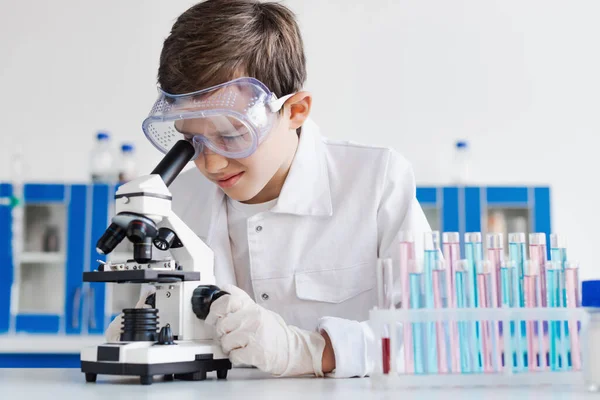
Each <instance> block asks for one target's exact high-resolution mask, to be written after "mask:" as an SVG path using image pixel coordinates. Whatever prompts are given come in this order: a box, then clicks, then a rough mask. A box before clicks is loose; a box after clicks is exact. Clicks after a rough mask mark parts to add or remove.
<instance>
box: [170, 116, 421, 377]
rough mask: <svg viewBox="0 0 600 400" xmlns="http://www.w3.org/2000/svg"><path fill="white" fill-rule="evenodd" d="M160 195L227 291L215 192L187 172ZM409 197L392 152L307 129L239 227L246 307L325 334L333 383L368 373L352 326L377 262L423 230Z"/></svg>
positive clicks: (363, 342)
mask: <svg viewBox="0 0 600 400" xmlns="http://www.w3.org/2000/svg"><path fill="white" fill-rule="evenodd" d="M170 190H171V192H172V194H173V210H174V211H175V213H176V214H177V215H179V216H180V218H182V220H183V221H184V222H185V223H186V224H188V225H189V226H190V227H191V228H192V230H193V231H194V232H195V233H196V234H197V235H199V236H200V238H202V239H203V240H204V241H205V242H206V243H207V244H208V246H210V247H211V248H212V250H213V251H214V253H215V277H216V282H217V284H218V285H223V284H226V283H232V284H236V277H235V272H234V267H233V263H232V256H231V248H230V242H229V234H228V227H227V207H226V198H225V195H224V193H223V191H222V190H221V189H220V188H219V187H217V186H216V185H214V184H213V183H211V182H209V181H208V180H207V179H205V178H204V177H203V176H202V174H201V173H200V172H199V171H198V170H197V169H195V168H194V169H190V170H188V171H186V172H184V173H182V174H181V175H180V176H179V177H178V178H177V179H176V180H175V182H173V184H172V185H171V187H170ZM415 194H416V187H415V179H414V176H413V171H412V168H411V166H410V164H409V163H408V161H407V160H406V159H405V158H403V157H402V156H401V155H399V154H398V153H397V152H396V151H394V150H391V149H389V148H383V147H374V146H365V145H359V144H355V143H350V142H341V141H332V140H328V139H326V138H324V137H322V136H321V135H320V133H319V128H318V126H317V125H316V124H315V123H314V122H313V121H311V120H310V119H309V120H308V121H306V123H305V124H304V125H303V127H302V133H301V135H300V142H299V145H298V149H297V152H296V155H295V158H294V161H293V163H292V166H291V169H290V172H289V174H288V177H287V179H286V181H285V184H284V186H283V188H282V190H281V194H280V196H279V199H278V201H277V204H276V205H275V206H274V207H273V208H272V209H271V210H269V211H267V212H263V213H259V214H257V215H255V216H253V217H252V218H250V219H249V220H248V245H249V254H250V265H251V277H252V285H253V289H254V293H255V299H254V300H255V301H256V302H257V303H258V304H260V305H262V306H263V307H265V308H268V309H270V310H272V311H274V312H276V313H278V314H279V315H281V316H282V317H283V319H284V320H285V321H286V322H287V323H288V324H289V325H294V326H297V327H300V328H303V329H307V330H315V329H324V330H326V331H327V332H328V334H329V336H330V338H331V340H332V344H333V347H334V352H335V357H336V370H335V372H334V374H333V375H334V376H337V377H351V376H365V375H367V374H368V373H369V371H370V370H371V367H372V365H371V362H370V361H371V356H370V353H371V351H372V349H371V347H370V344H372V343H371V342H372V339H371V338H370V335H369V333H368V330H366V329H365V324H364V323H360V322H358V321H365V320H367V319H368V313H369V310H370V309H372V308H373V307H374V306H375V305H376V301H377V288H376V274H375V271H376V265H377V259H378V257H380V258H385V257H391V258H393V259H397V258H398V248H397V243H396V239H397V238H396V236H397V234H398V232H399V231H401V230H409V231H414V232H425V231H429V230H430V228H429V224H428V223H427V220H426V219H425V215H424V214H423V211H422V209H421V207H420V205H419V204H418V202H417V200H416V195H415ZM418 235H419V236H422V235H420V234H418ZM419 248H420V244H419V242H417V251H418V254H419V253H420V250H419Z"/></svg>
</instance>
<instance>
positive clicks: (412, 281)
mask: <svg viewBox="0 0 600 400" xmlns="http://www.w3.org/2000/svg"><path fill="white" fill-rule="evenodd" d="M417 265H418V264H417V263H416V262H415V261H414V260H413V266H414V267H413V270H412V271H410V272H409V274H408V280H409V285H410V308H411V309H419V308H421V282H422V279H423V274H422V272H421V271H420V270H419V268H418V267H417ZM415 267H416V268H415ZM412 337H413V355H414V370H415V374H424V373H425V368H424V356H425V352H426V349H425V346H423V328H422V323H420V322H413V323H412Z"/></svg>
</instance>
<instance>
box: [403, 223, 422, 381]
mask: <svg viewBox="0 0 600 400" xmlns="http://www.w3.org/2000/svg"><path fill="white" fill-rule="evenodd" d="M399 237H400V258H399V264H400V284H401V285H402V293H401V296H402V301H401V304H400V307H401V308H402V309H403V310H408V309H409V308H410V280H409V265H410V263H411V261H412V262H414V260H415V240H414V236H413V233H412V232H410V231H402V232H400V235H399ZM418 294H419V295H420V293H418ZM403 341H404V343H412V342H413V341H412V328H411V327H410V324H408V323H404V324H403ZM404 371H405V372H406V373H407V374H413V373H414V372H415V366H414V356H413V346H407V345H405V346H404Z"/></svg>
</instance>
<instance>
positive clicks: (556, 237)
mask: <svg viewBox="0 0 600 400" xmlns="http://www.w3.org/2000/svg"><path fill="white" fill-rule="evenodd" d="M550 260H552V262H559V263H560V265H561V267H562V268H563V269H564V268H565V263H566V262H567V241H566V239H565V238H564V236H563V235H560V234H558V233H552V234H550Z"/></svg>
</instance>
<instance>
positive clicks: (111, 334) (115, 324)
mask: <svg viewBox="0 0 600 400" xmlns="http://www.w3.org/2000/svg"><path fill="white" fill-rule="evenodd" d="M122 320H123V314H119V315H117V316H116V317H115V319H113V320H112V322H111V323H110V324H109V325H108V327H107V328H106V332H105V333H104V338H105V339H106V341H107V342H118V341H119V339H120V338H121V323H122Z"/></svg>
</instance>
